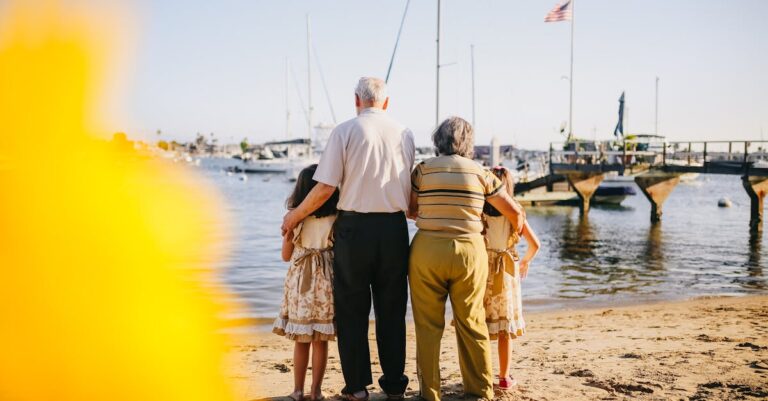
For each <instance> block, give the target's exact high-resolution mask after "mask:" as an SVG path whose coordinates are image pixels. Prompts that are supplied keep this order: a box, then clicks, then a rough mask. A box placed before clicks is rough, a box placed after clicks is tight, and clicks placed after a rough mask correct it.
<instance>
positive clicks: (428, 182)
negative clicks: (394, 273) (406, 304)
mask: <svg viewBox="0 0 768 401" xmlns="http://www.w3.org/2000/svg"><path fill="white" fill-rule="evenodd" d="M432 141H433V142H434V144H435V147H436V148H437V152H438V156H437V157H434V158H432V159H429V160H426V161H424V162H422V163H421V164H419V165H417V166H416V168H415V169H414V171H413V173H412V176H411V181H412V186H413V192H412V193H411V201H410V210H409V214H410V215H411V217H415V218H416V226H417V227H418V228H419V231H418V232H417V233H416V236H415V237H414V239H413V243H412V244H411V256H410V266H409V269H408V275H409V281H410V286H411V304H412V306H413V319H414V323H415V326H416V344H417V346H416V348H417V349H416V360H417V364H418V376H419V383H420V387H421V396H422V397H423V398H425V399H426V400H427V401H439V400H440V338H441V337H442V335H443V328H444V326H445V300H446V298H447V297H450V298H451V308H452V309H453V316H454V321H455V324H456V335H457V337H458V349H459V366H460V367H461V375H462V377H463V380H464V390H465V391H466V392H467V393H470V394H473V395H476V396H478V397H484V398H487V399H489V400H490V399H492V398H493V378H492V374H491V372H492V366H491V346H490V341H489V338H488V328H487V326H486V324H485V312H484V309H483V294H484V292H485V288H486V281H487V278H488V255H487V254H486V250H485V243H484V241H483V237H482V231H483V221H482V213H483V204H484V203H485V201H486V200H487V201H488V202H489V203H490V204H491V205H493V206H494V207H495V208H496V209H498V210H499V211H500V212H501V213H502V214H503V215H504V216H506V217H507V218H508V219H509V220H510V221H511V222H512V224H513V226H516V227H519V228H522V224H523V222H524V215H523V210H522V208H521V207H520V206H519V205H518V204H517V203H516V202H515V201H513V200H512V199H511V198H510V197H509V195H507V191H502V188H503V184H502V182H501V181H499V179H498V178H496V176H494V175H493V174H492V173H491V172H490V171H488V170H485V169H483V168H482V167H480V166H479V165H478V164H477V163H475V162H474V161H473V160H472V153H473V149H474V134H473V130H472V126H471V125H470V124H469V123H468V122H467V121H465V120H463V119H461V118H458V117H451V118H449V119H447V120H445V121H443V123H442V124H440V126H439V127H438V128H437V130H436V131H435V132H434V134H432Z"/></svg>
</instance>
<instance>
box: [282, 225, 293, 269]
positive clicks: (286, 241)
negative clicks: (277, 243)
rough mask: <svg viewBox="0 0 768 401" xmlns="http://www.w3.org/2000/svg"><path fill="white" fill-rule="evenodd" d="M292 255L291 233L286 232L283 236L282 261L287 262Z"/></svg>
mask: <svg viewBox="0 0 768 401" xmlns="http://www.w3.org/2000/svg"><path fill="white" fill-rule="evenodd" d="M291 255H293V231H289V232H287V233H286V234H285V235H283V254H282V256H283V261H284V262H288V261H289V260H291Z"/></svg>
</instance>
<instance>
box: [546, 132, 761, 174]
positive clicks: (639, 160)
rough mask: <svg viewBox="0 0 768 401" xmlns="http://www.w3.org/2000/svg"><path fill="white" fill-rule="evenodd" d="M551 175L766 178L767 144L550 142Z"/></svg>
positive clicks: (634, 141)
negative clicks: (664, 174)
mask: <svg viewBox="0 0 768 401" xmlns="http://www.w3.org/2000/svg"><path fill="white" fill-rule="evenodd" d="M549 163H550V167H551V169H552V172H553V173H556V172H561V171H585V172H589V171H603V172H607V171H619V172H622V173H623V172H624V171H626V170H629V171H630V172H639V171H643V170H647V169H660V170H663V171H667V172H681V173H685V172H697V173H712V174H742V175H753V176H768V141H687V142H666V141H648V140H646V139H640V140H635V139H628V140H623V141H621V140H615V141H610V140H609V141H569V142H553V143H551V144H550V148H549Z"/></svg>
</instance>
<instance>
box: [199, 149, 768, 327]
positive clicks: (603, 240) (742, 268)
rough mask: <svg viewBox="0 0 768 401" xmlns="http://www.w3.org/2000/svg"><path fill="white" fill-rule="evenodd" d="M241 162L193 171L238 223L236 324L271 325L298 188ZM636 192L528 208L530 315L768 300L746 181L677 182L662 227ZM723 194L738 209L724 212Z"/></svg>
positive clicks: (767, 247) (231, 277)
mask: <svg viewBox="0 0 768 401" xmlns="http://www.w3.org/2000/svg"><path fill="white" fill-rule="evenodd" d="M237 163H239V162H238V161H236V160H228V159H203V160H202V163H201V165H200V166H199V167H190V168H194V169H196V170H197V172H198V173H199V174H201V175H203V176H204V177H206V178H207V179H208V180H209V181H211V182H212V183H213V185H214V186H215V187H216V188H218V190H219V191H220V192H221V195H222V197H223V198H224V199H225V200H226V205H225V207H226V208H227V209H228V212H229V214H230V217H231V218H232V220H233V228H232V229H233V230H234V232H232V233H231V236H232V238H233V239H234V241H233V243H232V244H231V251H230V252H229V255H228V256H227V257H226V259H224V260H223V261H222V262H221V265H220V266H217V267H218V268H219V269H220V272H221V273H220V274H221V278H222V280H223V282H224V285H225V286H226V287H228V288H229V289H230V290H231V291H232V292H233V293H234V294H235V295H236V296H237V297H238V298H239V299H240V301H241V303H242V304H243V305H244V306H245V308H244V310H243V311H242V312H241V313H240V315H238V316H230V318H232V319H236V320H238V321H246V322H248V321H253V322H259V321H261V322H266V321H268V319H271V318H274V316H276V314H277V312H278V309H279V306H280V301H281V296H282V288H283V279H284V277H285V273H286V270H287V267H288V265H287V263H284V262H283V261H281V260H280V246H281V238H280V224H281V222H282V217H283V214H284V213H285V206H284V202H285V198H286V197H287V196H288V195H289V193H290V191H291V190H292V188H293V185H294V184H293V183H291V182H289V181H288V178H287V176H285V175H249V176H248V179H247V180H241V179H240V177H239V176H238V175H233V176H228V175H227V174H226V173H224V171H223V169H224V168H225V167H226V166H229V165H234V164H237ZM637 192H638V195H636V196H630V197H628V198H627V199H626V200H625V201H624V203H623V204H622V205H621V206H618V207H607V206H593V208H592V210H590V212H589V214H588V216H587V217H585V218H583V217H581V216H580V215H579V210H578V208H577V207H571V206H547V207H528V208H527V209H526V210H527V214H528V219H529V221H530V224H531V226H532V227H533V229H534V230H535V231H536V233H537V234H538V235H539V237H540V238H541V243H542V248H541V251H540V252H539V255H538V257H537V258H536V259H535V260H534V262H533V263H532V264H531V270H530V271H529V275H528V278H527V279H525V280H524V281H523V300H524V301H523V302H524V309H526V310H553V309H563V308H579V307H589V306H602V305H618V304H631V303H638V302H654V301H663V300H676V299H686V298H691V297H696V296H710V295H745V294H758V293H768V278H767V277H766V273H768V233H765V234H762V235H760V234H757V235H751V234H750V230H749V207H750V205H749V198H748V197H747V194H746V192H745V190H744V188H743V187H742V185H741V179H740V177H738V176H720V175H701V176H699V177H698V179H696V180H695V181H692V182H690V183H683V184H680V185H678V186H677V187H676V188H675V190H674V191H673V192H672V194H671V196H670V197H669V199H667V201H666V202H665V203H664V206H663V212H664V215H663V217H662V220H663V221H662V222H661V223H660V224H657V225H652V224H651V223H650V204H649V202H648V201H647V200H646V199H645V197H644V196H643V195H642V194H641V193H640V191H639V189H638V191H637ZM722 197H728V198H729V199H731V200H732V201H733V206H732V207H730V208H719V207H718V206H717V201H718V199H720V198H722ZM409 225H410V229H411V230H410V231H411V235H413V234H414V233H415V231H416V228H415V226H414V225H413V222H409ZM521 252H522V249H521Z"/></svg>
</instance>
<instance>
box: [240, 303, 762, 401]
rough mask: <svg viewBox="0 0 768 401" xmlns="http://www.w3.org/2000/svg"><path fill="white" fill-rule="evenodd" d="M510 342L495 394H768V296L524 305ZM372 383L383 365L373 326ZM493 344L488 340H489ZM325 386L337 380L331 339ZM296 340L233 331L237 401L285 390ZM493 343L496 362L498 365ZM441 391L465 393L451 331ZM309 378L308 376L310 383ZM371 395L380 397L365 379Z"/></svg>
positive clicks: (412, 395) (277, 395)
mask: <svg viewBox="0 0 768 401" xmlns="http://www.w3.org/2000/svg"><path fill="white" fill-rule="evenodd" d="M526 320H527V323H528V332H527V333H526V335H525V336H524V337H523V338H521V339H519V340H516V341H515V342H514V350H513V355H512V375H513V376H514V377H515V378H516V379H517V381H518V382H519V385H518V386H517V387H516V388H514V389H513V390H512V391H508V392H500V391H498V390H497V392H496V398H497V399H499V400H510V401H511V400H618V399H626V398H632V399H640V400H744V399H747V400H750V399H762V398H767V397H768V296H751V297H735V298H708V299H695V300H690V301H683V302H667V303H657V304H648V305H639V306H629V307H615V308H614V307H604V308H597V309H582V310H572V311H558V312H542V313H530V314H527V315H526ZM370 333H371V334H370V340H371V350H372V353H373V357H372V358H373V359H372V368H373V373H374V381H375V380H376V378H378V376H379V375H380V372H381V369H380V366H379V364H378V358H377V357H376V351H375V350H376V346H375V337H374V335H373V328H371V331H370ZM495 346H496V344H495V343H493V347H494V348H495ZM329 348H330V357H329V362H328V370H327V372H326V380H325V382H324V385H323V388H324V391H325V393H326V396H328V397H334V396H338V393H339V391H340V389H341V388H342V387H343V378H342V375H341V366H340V363H339V358H338V351H337V350H336V343H332V344H331V345H330V347H329ZM414 349H415V338H414V332H413V325H412V324H410V325H409V326H408V350H407V352H408V360H407V364H406V374H407V375H408V376H409V377H410V378H411V384H410V385H409V389H408V392H407V393H406V395H407V397H408V398H409V399H418V382H417V381H416V363H415V359H414ZM292 350H293V344H292V342H290V341H287V340H285V339H284V338H282V337H279V336H276V335H274V334H271V333H268V332H264V333H259V334H249V335H241V336H239V337H237V338H236V341H235V343H234V344H233V345H232V348H231V351H230V353H229V361H228V366H227V373H228V375H229V376H230V377H231V378H232V379H233V380H234V381H235V384H236V388H237V391H238V399H239V400H256V399H263V398H272V399H274V400H276V401H277V400H280V401H284V400H287V401H290V399H289V398H287V397H285V395H287V394H288V393H290V392H291V391H292V388H293V374H292V372H291V369H292V363H291V357H292ZM497 361H498V359H497V356H496V353H495V350H494V370H496V369H497ZM441 366H442V368H441V369H442V378H443V399H444V400H448V401H451V400H459V399H473V397H468V396H467V397H464V396H463V394H462V384H461V375H460V373H459V366H458V360H457V352H456V341H455V333H454V329H453V328H452V327H451V326H450V325H446V330H445V334H444V335H443V340H442V357H441ZM309 381H310V378H309V377H308V378H307V391H308V390H309ZM369 390H370V391H371V392H372V400H382V399H383V398H384V396H383V395H382V394H381V393H380V392H379V390H378V388H376V387H370V388H369Z"/></svg>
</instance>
